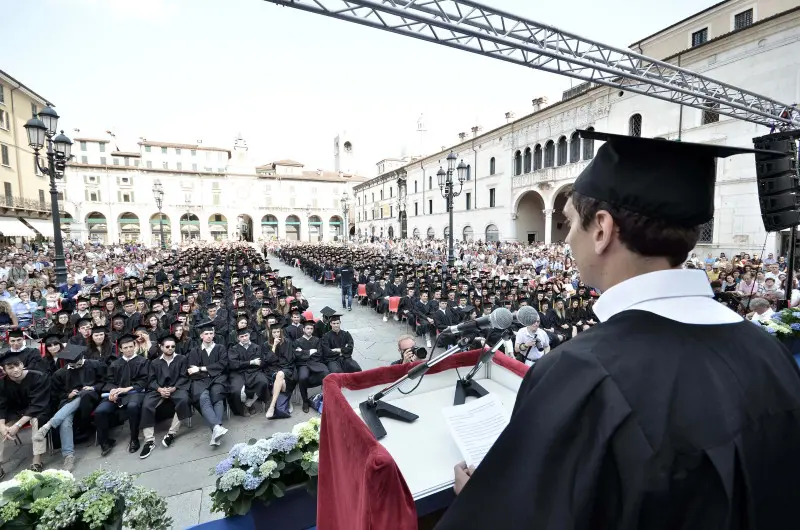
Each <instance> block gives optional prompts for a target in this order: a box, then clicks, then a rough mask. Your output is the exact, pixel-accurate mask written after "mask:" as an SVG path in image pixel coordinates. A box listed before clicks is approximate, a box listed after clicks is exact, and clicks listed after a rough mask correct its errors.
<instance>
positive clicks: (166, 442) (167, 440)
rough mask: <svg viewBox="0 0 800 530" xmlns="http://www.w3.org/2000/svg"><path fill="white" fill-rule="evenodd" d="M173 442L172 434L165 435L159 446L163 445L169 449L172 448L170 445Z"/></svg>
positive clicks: (173, 436)
mask: <svg viewBox="0 0 800 530" xmlns="http://www.w3.org/2000/svg"><path fill="white" fill-rule="evenodd" d="M174 441H175V435H174V434H168V435H166V436H165V437H164V439H163V440H161V445H163V446H164V447H166V448H167V449H169V448H170V447H172V443H173V442H174Z"/></svg>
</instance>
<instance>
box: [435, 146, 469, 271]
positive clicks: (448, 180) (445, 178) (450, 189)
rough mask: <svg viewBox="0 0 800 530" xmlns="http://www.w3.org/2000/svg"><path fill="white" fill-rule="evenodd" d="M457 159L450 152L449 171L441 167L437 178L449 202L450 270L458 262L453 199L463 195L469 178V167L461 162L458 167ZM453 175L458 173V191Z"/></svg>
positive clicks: (448, 237)
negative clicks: (454, 248) (454, 245)
mask: <svg viewBox="0 0 800 530" xmlns="http://www.w3.org/2000/svg"><path fill="white" fill-rule="evenodd" d="M456 159H457V157H456V155H455V154H454V153H453V152H452V151H450V154H449V155H447V171H445V170H444V169H442V168H441V167H439V171H438V172H437V173H436V177H437V179H438V180H439V190H440V191H441V193H442V197H444V199H445V200H446V201H447V211H448V212H449V214H450V220H449V224H448V227H449V228H448V234H447V268H448V269H450V268H452V267H453V264H454V263H455V261H456V258H455V256H454V255H453V197H458V196H459V195H461V190H462V188H463V187H464V180H466V178H467V165H466V164H465V163H464V161H463V160H461V162H459V164H458V166H456ZM453 173H456V177H457V179H458V191H456V190H455V189H454V188H455V182H454V181H453Z"/></svg>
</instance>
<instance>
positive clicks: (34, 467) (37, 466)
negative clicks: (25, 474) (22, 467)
mask: <svg viewBox="0 0 800 530" xmlns="http://www.w3.org/2000/svg"><path fill="white" fill-rule="evenodd" d="M28 469H30V470H31V471H33V472H34V473H41V472H42V471H44V466H43V465H42V463H41V462H36V463H35V464H31V467H29V468H28Z"/></svg>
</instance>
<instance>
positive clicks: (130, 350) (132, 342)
mask: <svg viewBox="0 0 800 530" xmlns="http://www.w3.org/2000/svg"><path fill="white" fill-rule="evenodd" d="M117 347H118V349H119V354H120V357H119V358H118V359H117V360H115V361H113V362H112V363H111V364H110V365H109V366H108V369H107V371H106V379H105V385H104V386H103V390H102V396H101V397H103V401H102V402H101V403H100V404H99V405H98V406H97V408H96V409H94V423H95V426H96V427H97V442H98V443H99V444H100V452H101V454H102V456H105V455H107V454H108V453H109V452H111V449H113V447H114V444H115V443H116V441H115V440H113V439H111V438H109V437H108V433H109V430H110V429H111V427H112V425H114V424H119V423H123V422H124V421H125V419H127V420H128V427H129V429H130V442H128V452H129V453H135V452H136V451H138V450H139V447H140V446H139V421H140V420H141V417H142V402H143V401H144V393H145V390H146V389H147V384H148V365H147V359H145V358H144V357H142V356H141V355H136V337H134V336H133V335H130V334H128V335H123V336H121V337H120V338H119V340H118V341H117Z"/></svg>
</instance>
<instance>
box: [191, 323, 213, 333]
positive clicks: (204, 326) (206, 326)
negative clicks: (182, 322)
mask: <svg viewBox="0 0 800 530" xmlns="http://www.w3.org/2000/svg"><path fill="white" fill-rule="evenodd" d="M195 328H196V329H197V331H198V332H199V333H202V332H204V331H213V330H214V323H213V322H212V321H210V320H206V321H205V322H200V323H199V324H197V326H195Z"/></svg>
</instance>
